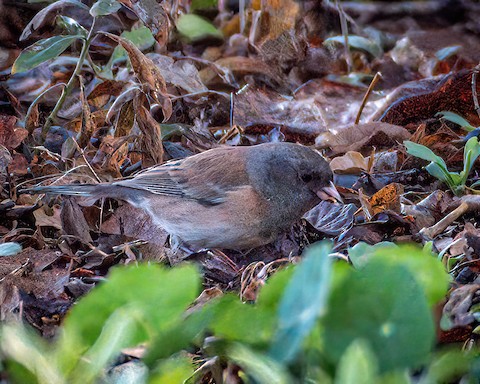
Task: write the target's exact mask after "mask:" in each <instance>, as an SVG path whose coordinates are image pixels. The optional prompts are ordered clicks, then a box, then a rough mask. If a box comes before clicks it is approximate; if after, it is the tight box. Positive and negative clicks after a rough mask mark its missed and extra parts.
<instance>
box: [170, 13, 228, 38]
mask: <svg viewBox="0 0 480 384" xmlns="http://www.w3.org/2000/svg"><path fill="white" fill-rule="evenodd" d="M177 30H178V32H180V34H182V35H183V36H185V37H186V38H187V39H189V40H191V41H196V40H200V39H203V38H206V37H216V38H219V39H223V34H222V33H221V32H220V31H219V30H218V29H217V28H215V26H214V25H213V24H212V23H210V22H209V21H208V20H206V19H204V18H202V17H200V16H197V15H193V14H186V15H181V16H180V17H179V18H178V20H177Z"/></svg>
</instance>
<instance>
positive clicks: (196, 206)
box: [26, 142, 340, 250]
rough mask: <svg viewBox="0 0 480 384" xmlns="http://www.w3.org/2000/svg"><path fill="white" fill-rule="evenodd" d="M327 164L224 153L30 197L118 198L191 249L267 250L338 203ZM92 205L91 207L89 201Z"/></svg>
mask: <svg viewBox="0 0 480 384" xmlns="http://www.w3.org/2000/svg"><path fill="white" fill-rule="evenodd" d="M332 180H333V173H332V171H331V169H330V167H329V164H328V162H327V161H326V160H325V159H324V158H323V157H322V156H321V155H320V154H319V153H318V152H317V151H316V150H314V149H312V148H309V147H307V146H304V145H301V144H296V143H287V142H274V143H263V144H258V145H253V146H220V147H216V148H213V149H209V150H207V151H204V152H201V153H199V154H196V155H192V156H189V157H186V158H184V159H180V160H171V161H168V162H166V163H164V164H161V165H157V166H154V167H151V168H148V169H146V170H144V171H140V172H139V173H137V174H136V175H134V176H133V177H130V178H124V179H119V180H117V181H113V182H106V183H99V184H69V185H49V186H39V187H34V188H30V189H28V190H26V192H28V193H45V194H57V195H70V196H80V197H83V198H85V200H87V201H89V204H90V205H91V204H93V203H94V202H95V201H97V200H99V199H101V198H107V197H108V198H114V199H119V200H123V201H126V202H128V203H130V204H132V205H133V206H135V207H139V208H142V209H143V210H144V211H145V212H146V213H147V214H148V215H149V216H150V217H151V219H152V222H153V224H154V225H155V226H158V227H161V228H163V229H164V230H165V231H166V232H168V233H169V234H170V235H171V236H172V237H174V238H175V239H177V241H179V242H180V243H181V244H182V245H184V246H185V247H186V248H188V249H191V250H205V249H232V250H247V249H252V248H256V247H259V246H261V245H265V244H268V243H270V242H272V241H273V240H275V238H276V236H277V235H278V234H279V233H280V232H281V231H283V230H286V229H288V228H290V227H291V225H292V224H293V223H294V222H295V221H297V220H299V219H300V218H301V217H302V216H303V215H304V214H305V213H306V212H307V211H309V210H310V209H311V208H313V207H314V206H315V205H317V204H318V203H319V202H320V201H321V200H331V199H333V200H337V201H339V200H340V196H339V194H338V192H337V191H336V189H335V186H334V185H333V183H332ZM84 203H86V201H85V202H84Z"/></svg>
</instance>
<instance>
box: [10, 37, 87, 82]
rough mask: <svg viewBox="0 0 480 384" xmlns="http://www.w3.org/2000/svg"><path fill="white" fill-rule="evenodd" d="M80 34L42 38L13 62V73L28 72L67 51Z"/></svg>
mask: <svg viewBox="0 0 480 384" xmlns="http://www.w3.org/2000/svg"><path fill="white" fill-rule="evenodd" d="M77 39H83V36H80V35H75V36H71V35H59V36H53V37H50V38H48V39H44V40H40V41H38V42H36V43H35V44H33V45H30V46H29V47H27V48H25V49H24V50H23V51H22V53H21V54H20V56H18V57H17V60H15V63H13V67H12V74H15V73H20V72H26V71H29V70H30V69H33V68H35V67H37V66H38V65H40V64H42V63H44V62H45V61H47V60H50V59H54V58H55V57H57V56H58V55H60V54H61V53H62V52H63V51H65V50H66V49H67V48H68V47H69V46H70V45H71V44H72V43H73V42H74V41H75V40H77Z"/></svg>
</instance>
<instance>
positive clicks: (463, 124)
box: [435, 111, 475, 132]
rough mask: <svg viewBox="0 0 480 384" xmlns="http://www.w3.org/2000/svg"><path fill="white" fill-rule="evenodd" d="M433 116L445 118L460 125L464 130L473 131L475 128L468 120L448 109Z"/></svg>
mask: <svg viewBox="0 0 480 384" xmlns="http://www.w3.org/2000/svg"><path fill="white" fill-rule="evenodd" d="M435 116H439V117H440V118H442V119H445V120H447V121H450V122H452V123H455V124H458V125H460V127H461V128H462V129H465V130H466V131H469V132H470V131H473V130H474V129H475V127H474V126H472V125H471V124H470V123H469V122H468V120H466V119H464V118H463V117H462V116H460V115H458V114H456V113H454V112H449V111H441V112H438V113H436V114H435Z"/></svg>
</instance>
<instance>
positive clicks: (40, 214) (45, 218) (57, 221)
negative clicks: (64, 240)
mask: <svg viewBox="0 0 480 384" xmlns="http://www.w3.org/2000/svg"><path fill="white" fill-rule="evenodd" d="M47 208H48V207H46V206H43V207H40V208H39V209H37V210H36V211H34V212H33V216H34V217H35V225H36V226H37V227H54V228H56V229H62V219H61V218H60V215H61V209H60V207H59V206H58V205H56V206H54V207H53V209H52V212H49V213H50V214H48V213H47V212H46V211H45V210H46V209H47Z"/></svg>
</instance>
